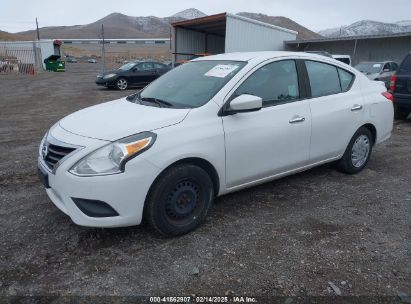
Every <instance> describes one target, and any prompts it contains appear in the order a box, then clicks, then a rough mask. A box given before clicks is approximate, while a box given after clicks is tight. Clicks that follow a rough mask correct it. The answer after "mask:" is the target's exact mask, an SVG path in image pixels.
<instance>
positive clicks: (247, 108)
mask: <svg viewBox="0 0 411 304" xmlns="http://www.w3.org/2000/svg"><path fill="white" fill-rule="evenodd" d="M262 107H263V99H262V98H261V97H258V96H254V95H249V94H243V95H240V96H238V97H236V98H234V99H233V100H231V102H230V104H229V106H228V109H227V110H226V111H225V112H226V114H235V113H245V112H253V111H258V110H260V109H261V108H262Z"/></svg>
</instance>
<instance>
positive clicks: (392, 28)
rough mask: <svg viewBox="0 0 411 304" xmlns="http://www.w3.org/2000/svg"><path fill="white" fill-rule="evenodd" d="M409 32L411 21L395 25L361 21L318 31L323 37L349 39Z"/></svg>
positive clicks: (410, 30)
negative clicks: (351, 37) (350, 37)
mask: <svg viewBox="0 0 411 304" xmlns="http://www.w3.org/2000/svg"><path fill="white" fill-rule="evenodd" d="M404 32H411V21H410V20H403V21H399V22H396V23H384V22H379V21H372V20H361V21H358V22H355V23H353V24H350V25H345V26H341V27H338V28H331V29H326V30H323V31H320V32H319V34H321V35H322V36H325V37H349V36H361V35H384V34H395V33H404Z"/></svg>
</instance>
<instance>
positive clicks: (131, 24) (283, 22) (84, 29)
mask: <svg viewBox="0 0 411 304" xmlns="http://www.w3.org/2000/svg"><path fill="white" fill-rule="evenodd" d="M239 15H241V16H244V17H248V18H251V19H256V20H259V21H262V22H267V23H270V24H274V25H277V26H281V27H285V28H288V29H291V30H295V31H297V32H298V33H299V35H298V38H301V39H309V38H316V37H320V36H319V35H318V34H316V33H314V32H312V31H310V30H309V29H307V28H305V27H303V26H302V25H300V24H298V23H296V22H294V21H293V20H291V19H289V18H286V17H274V16H267V15H264V14H255V13H247V12H243V13H239ZM204 16H206V14H204V13H203V12H201V11H199V10H197V9H195V8H190V9H187V10H184V11H181V12H178V13H176V14H174V15H172V16H169V17H165V18H159V17H155V16H148V17H132V16H127V15H124V14H120V13H112V14H110V15H108V16H106V17H104V18H102V19H100V20H97V21H96V22H93V23H90V24H86V25H74V26H52V27H43V28H40V37H41V38H43V39H46V38H51V39H55V38H66V39H70V38H100V37H101V25H102V24H104V32H105V38H107V39H109V38H168V37H169V36H170V28H171V25H170V24H171V23H173V22H176V21H180V20H186V19H192V18H198V17H204ZM13 35H14V34H13ZM18 35H20V36H23V37H24V39H26V40H32V39H35V38H36V31H35V30H30V31H25V32H20V33H18Z"/></svg>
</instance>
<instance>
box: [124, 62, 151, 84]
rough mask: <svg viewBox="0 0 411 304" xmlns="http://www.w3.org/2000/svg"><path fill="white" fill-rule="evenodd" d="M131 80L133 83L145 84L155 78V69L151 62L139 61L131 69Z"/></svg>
mask: <svg viewBox="0 0 411 304" xmlns="http://www.w3.org/2000/svg"><path fill="white" fill-rule="evenodd" d="M130 79H131V82H132V84H134V85H146V84H148V83H150V82H152V81H153V80H154V79H155V70H154V66H153V63H151V62H141V63H139V64H137V65H136V66H135V67H134V68H133V69H132V71H131V76H130Z"/></svg>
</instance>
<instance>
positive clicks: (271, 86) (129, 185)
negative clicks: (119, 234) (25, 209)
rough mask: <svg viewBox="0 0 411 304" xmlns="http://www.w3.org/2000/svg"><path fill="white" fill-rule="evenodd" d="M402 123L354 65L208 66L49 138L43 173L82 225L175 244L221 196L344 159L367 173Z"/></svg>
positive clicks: (288, 57) (202, 62)
mask: <svg viewBox="0 0 411 304" xmlns="http://www.w3.org/2000/svg"><path fill="white" fill-rule="evenodd" d="M392 126H393V104H392V95H391V94H390V93H388V92H386V89H385V87H384V85H383V84H382V83H378V82H372V81H370V80H369V79H368V78H367V77H366V76H364V75H363V74H361V73H360V72H358V71H357V70H355V69H354V68H351V67H350V66H348V65H346V64H343V63H341V62H339V61H336V60H334V59H332V58H327V57H324V56H319V55H314V54H306V53H291V52H252V53H232V54H222V55H216V56H208V57H201V58H198V59H195V60H193V61H191V62H189V63H186V64H184V65H181V66H179V67H178V68H176V69H173V70H171V71H170V72H168V73H167V74H165V75H164V76H162V77H160V78H158V79H157V80H156V81H154V82H153V83H151V84H150V85H149V86H147V87H146V88H145V89H143V90H142V91H140V92H137V93H136V94H134V95H131V96H129V97H127V98H122V99H119V100H115V101H111V102H107V103H103V104H100V105H97V106H93V107H90V108H87V109H84V110H81V111H79V112H76V113H74V114H71V115H69V116H67V117H65V118H63V119H62V120H60V121H59V122H58V123H56V124H55V125H54V126H53V127H52V128H51V129H50V130H49V131H48V132H47V134H46V135H45V136H44V138H43V140H42V142H41V145H40V149H39V154H40V155H39V158H38V168H39V175H40V178H41V180H42V181H43V183H44V185H45V187H46V191H47V194H48V195H49V197H50V199H51V200H52V201H53V202H54V204H55V205H56V206H57V207H58V208H59V209H61V210H62V211H63V212H64V213H66V214H67V215H68V216H70V217H71V219H72V220H73V221H74V222H75V223H77V224H79V225H84V226H93V227H118V226H131V225H137V224H140V222H141V221H142V219H143V218H144V219H145V220H146V221H147V222H148V223H149V224H150V225H151V226H153V227H154V228H155V229H156V230H157V231H159V232H160V233H162V234H164V235H167V236H173V235H179V234H184V233H187V232H189V231H191V230H193V229H194V228H196V227H197V226H198V225H199V224H200V223H201V222H202V221H203V220H204V219H205V217H206V215H207V212H208V210H209V208H210V206H211V205H212V202H213V200H214V199H215V197H217V196H221V195H224V194H226V193H229V192H233V191H237V190H240V189H243V188H246V187H251V186H254V185H257V184H261V183H265V182H267V181H271V180H273V179H276V178H280V177H283V176H286V175H290V174H294V173H297V172H300V171H303V170H307V169H309V168H312V167H314V166H318V165H321V164H324V163H328V162H336V164H337V166H338V168H339V169H340V170H342V171H344V172H346V173H349V174H353V173H358V172H360V171H361V170H362V169H363V168H364V167H365V166H366V165H367V162H368V160H369V159H370V156H371V151H372V148H373V147H374V146H375V145H376V144H379V143H380V142H382V141H384V140H386V139H388V138H389V137H390V135H391V130H392Z"/></svg>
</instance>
